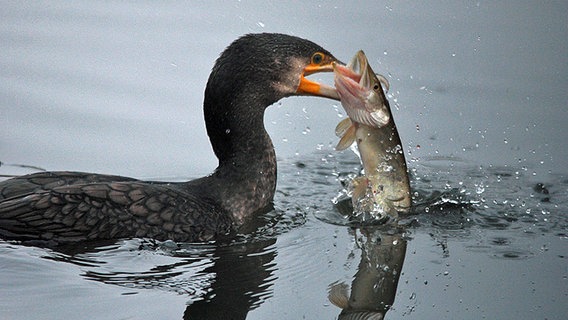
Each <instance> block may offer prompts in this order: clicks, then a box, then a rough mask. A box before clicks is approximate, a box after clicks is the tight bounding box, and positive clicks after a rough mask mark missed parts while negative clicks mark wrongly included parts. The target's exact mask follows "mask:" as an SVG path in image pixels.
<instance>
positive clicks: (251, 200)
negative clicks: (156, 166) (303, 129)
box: [0, 33, 338, 243]
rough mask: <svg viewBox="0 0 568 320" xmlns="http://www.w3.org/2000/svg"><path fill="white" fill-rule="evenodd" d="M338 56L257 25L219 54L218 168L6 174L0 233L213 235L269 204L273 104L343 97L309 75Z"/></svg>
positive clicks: (214, 90)
mask: <svg viewBox="0 0 568 320" xmlns="http://www.w3.org/2000/svg"><path fill="white" fill-rule="evenodd" d="M335 61H337V60H336V59H335V58H334V57H333V55H332V54H331V53H329V52H328V51H326V50H325V49H323V48H322V47H320V46H318V45H316V44H315V43H313V42H311V41H308V40H305V39H301V38H298V37H294V36H289V35H283V34H269V33H263V34H249V35H245V36H243V37H241V38H239V39H237V40H235V41H234V42H233V43H232V44H231V45H229V47H227V48H226V49H225V51H224V52H223V53H222V54H221V56H220V57H219V58H218V59H217V61H216V63H215V65H214V67H213V69H212V71H211V75H210V76H209V80H208V82H207V86H206V89H205V98H204V103H203V109H204V115H205V122H206V126H207V134H208V135H209V139H210V141H211V144H212V146H213V151H214V152H215V155H216V156H217V158H218V159H219V165H218V167H217V168H216V169H215V171H214V172H213V173H212V174H211V175H209V176H206V177H203V178H199V179H196V180H192V181H188V182H179V183H167V182H151V181H140V180H136V179H132V178H126V177H121V176H112V175H101V174H91V173H81V172H41V173H35V174H30V175H25V176H21V177H16V178H13V179H9V180H6V181H3V182H1V183H0V236H1V237H3V238H6V239H17V240H34V241H35V240H39V241H53V242H56V243H60V242H71V241H82V240H90V239H116V238H129V237H147V238H154V239H157V240H166V239H170V240H174V241H209V240H213V239H216V238H218V237H220V236H223V235H226V234H229V233H230V232H231V231H233V230H235V228H236V227H238V226H240V225H242V224H243V223H244V222H245V221H246V220H247V219H249V218H250V217H252V216H254V215H255V214H256V213H258V212H263V211H265V210H266V209H267V208H270V207H271V203H272V200H273V196H274V192H275V188H276V157H275V152H274V147H273V145H272V141H271V140H270V137H269V136H268V134H267V132H266V130H265V128H264V122H263V118H264V112H265V109H266V108H267V107H268V106H270V105H271V104H273V103H275V102H276V101H278V100H280V99H282V98H285V97H288V96H294V95H314V96H322V97H328V98H332V99H338V96H337V93H336V91H335V89H334V88H332V87H329V86H326V85H323V84H319V83H317V82H313V81H310V80H308V79H306V78H305V76H307V75H310V74H313V73H317V72H330V71H332V63H333V62H335Z"/></svg>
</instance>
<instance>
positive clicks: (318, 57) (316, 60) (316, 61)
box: [312, 52, 323, 64]
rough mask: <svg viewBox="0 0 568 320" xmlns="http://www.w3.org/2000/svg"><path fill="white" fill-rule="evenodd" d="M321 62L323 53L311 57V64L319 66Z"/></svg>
mask: <svg viewBox="0 0 568 320" xmlns="http://www.w3.org/2000/svg"><path fill="white" fill-rule="evenodd" d="M322 62H323V53H321V52H316V53H314V55H313V56H312V63H313V64H321V63H322Z"/></svg>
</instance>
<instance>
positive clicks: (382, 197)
mask: <svg viewBox="0 0 568 320" xmlns="http://www.w3.org/2000/svg"><path fill="white" fill-rule="evenodd" d="M334 73H335V87H336V89H337V92H338V94H339V96H340V98H341V104H342V105H343V108H344V109H345V111H346V112H347V115H348V116H349V118H347V119H345V120H343V121H341V122H340V123H339V124H338V125H337V128H336V133H337V135H338V136H340V137H341V140H340V141H339V144H338V145H337V147H336V149H337V150H343V149H346V148H347V147H349V146H351V145H352V144H353V142H355V141H356V142H357V147H358V149H359V154H360V157H361V161H362V163H363V168H364V170H365V174H364V176H362V177H358V178H356V179H354V180H353V194H352V199H353V200H352V201H353V208H354V213H355V215H356V216H359V215H362V216H363V220H364V219H365V217H366V216H367V215H368V214H370V215H371V217H373V218H374V219H377V220H383V219H385V218H387V217H390V218H394V219H396V218H397V217H398V212H406V211H408V210H409V208H410V205H411V199H410V183H409V180H408V171H407V168H406V160H405V158H404V151H403V149H402V144H401V142H400V137H399V136H398V132H397V129H396V126H395V124H394V120H393V118H392V114H391V111H390V106H389V103H388V100H387V99H386V96H385V93H384V91H383V88H382V86H381V83H382V84H384V85H385V86H386V87H387V89H388V82H387V80H386V79H385V78H384V77H382V76H377V75H376V74H375V72H374V71H373V69H371V66H370V65H369V62H368V61H367V57H366V56H365V53H363V51H359V52H358V53H357V54H356V55H355V57H353V59H352V60H351V62H350V63H349V64H348V65H347V66H342V65H339V64H335V65H334Z"/></svg>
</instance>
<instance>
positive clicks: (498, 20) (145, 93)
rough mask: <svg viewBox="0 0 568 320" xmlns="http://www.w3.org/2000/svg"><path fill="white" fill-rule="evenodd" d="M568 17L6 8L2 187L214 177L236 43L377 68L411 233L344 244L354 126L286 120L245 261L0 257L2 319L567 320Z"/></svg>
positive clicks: (0, 110) (0, 115)
mask: <svg viewBox="0 0 568 320" xmlns="http://www.w3.org/2000/svg"><path fill="white" fill-rule="evenodd" d="M567 11H568V6H567V5H566V4H565V3H562V2H555V3H530V2H527V3H518V2H498V3H486V2H452V3H446V2H435V3H431V2H429V3H427V4H423V5H422V4H416V3H414V2H397V3H380V4H377V3H376V2H370V1H369V2H366V3H362V4H360V5H357V6H354V5H352V4H346V3H343V2H314V3H309V4H305V5H304V6H302V7H299V6H297V5H296V4H292V3H285V2H278V3H271V4H267V3H265V2H242V1H234V2H226V1H224V2H206V3H205V2H203V3H191V4H189V3H164V4H157V3H154V2H146V3H145V2H137V3H123V2H104V3H96V4H93V3H91V2H82V1H74V2H70V3H59V2H56V3H54V2H13V3H10V4H4V5H3V6H2V9H0V47H1V48H2V50H1V51H2V52H3V54H2V55H0V161H1V162H2V164H1V165H0V175H5V176H10V175H18V174H25V173H30V172H35V171H38V170H40V169H46V170H74V171H87V172H97V173H109V174H118V175H124V176H132V177H136V178H140V179H158V180H171V181H182V180H186V179H191V178H195V177H199V176H202V175H205V174H208V173H209V172H210V171H211V170H213V168H214V167H215V165H216V161H215V159H214V156H213V153H212V151H211V147H210V146H209V144H208V140H207V136H206V133H205V127H204V122H203V116H202V111H201V104H202V99H203V89H204V86H205V83H206V80H207V76H208V74H209V71H210V68H211V66H212V65H213V63H214V60H215V58H216V57H217V56H218V54H219V53H220V52H221V51H222V50H223V48H224V47H225V46H227V45H228V44H229V43H230V42H231V41H232V40H234V39H235V38H237V37H238V36H240V35H242V34H245V33H249V32H263V31H266V32H283V33H289V34H294V35H298V36H301V37H305V38H308V39H311V40H313V41H315V42H317V43H319V44H321V45H322V46H324V47H325V48H326V49H329V50H330V51H331V52H333V53H334V55H336V56H337V57H338V58H340V59H342V60H344V61H346V60H348V59H349V58H350V57H351V56H352V55H353V54H354V53H355V52H356V51H357V50H359V49H364V50H365V52H366V54H367V56H368V57H369V61H370V63H371V64H372V65H373V68H374V69H375V70H376V71H378V72H380V73H382V74H384V75H385V76H387V78H388V79H389V81H390V84H391V92H390V93H389V99H390V101H391V106H392V107H393V113H394V118H395V120H396V123H397V125H398V130H399V132H400V134H401V138H402V141H403V144H404V148H405V152H406V154H407V160H408V162H409V163H408V165H409V169H410V171H411V184H412V189H413V192H414V194H413V196H414V208H413V210H412V214H411V215H409V216H408V217H406V219H404V220H403V222H402V223H401V225H400V226H399V227H398V228H395V229H392V228H391V229H388V228H384V227H380V226H379V227H372V228H371V227H369V228H352V227H349V226H346V224H347V222H348V220H347V219H346V218H345V217H344V216H343V215H342V212H343V210H344V209H343V208H344V207H343V205H344V204H345V201H342V200H344V199H345V196H344V191H343V187H342V181H344V180H345V179H348V177H351V176H353V175H356V174H357V173H358V172H359V170H360V164H359V160H358V159H357V157H356V156H355V155H354V154H353V153H352V152H350V151H344V152H335V151H334V150H333V146H334V145H335V144H336V143H337V138H336V137H335V135H334V130H333V129H334V128H335V125H336V124H337V122H339V121H340V120H341V119H342V118H343V117H344V113H343V111H342V110H341V107H340V106H339V105H338V104H337V103H334V102H333V101H327V100H323V99H315V98H307V97H306V98H289V99H285V100H283V101H281V102H279V103H278V104H276V105H274V106H272V107H271V108H269V110H268V112H267V114H266V117H265V122H266V126H267V130H268V131H269V133H270V134H271V136H272V138H273V141H274V145H275V147H276V150H277V155H278V165H279V167H278V174H279V175H278V186H277V194H276V197H275V200H274V207H275V208H274V210H273V211H271V212H269V213H267V214H266V215H263V216H261V217H258V219H257V220H256V221H255V223H254V224H252V225H250V226H248V229H247V230H243V232H242V234H240V235H239V236H237V238H236V239H234V240H233V241H232V242H229V243H206V244H186V243H173V242H156V241H153V240H151V239H123V240H117V241H110V242H91V243H78V244H75V245H68V246H65V247H58V248H40V247H34V246H30V245H25V244H21V243H16V242H11V241H5V240H0V270H1V271H2V272H0V319H10V320H12V319H18V320H19V319H338V318H339V319H344V318H346V317H348V316H349V315H353V314H356V312H357V311H355V310H354V307H353V306H354V305H356V303H355V301H357V302H358V307H359V308H360V309H361V310H366V311H364V312H366V314H365V315H366V316H367V318H371V319H373V317H375V318H376V317H378V315H377V314H378V313H380V312H385V310H388V311H386V316H385V319H565V318H566V314H568V305H567V303H566V301H568V263H567V262H568V261H567V257H568V212H567V211H568V161H567V160H566V159H568V151H567V150H568V149H567V148H565V147H564V145H565V141H566V138H568V134H567V130H566V123H568V109H567V108H566V107H567V105H568V91H567V90H566V88H567V87H568V64H567V63H566V57H568V45H567V42H566V40H565V39H568V24H567V23H566V17H565V13H566V12H567ZM319 80H321V81H324V82H330V81H329V80H331V78H326V77H325V76H322V77H321V79H319ZM1 179H5V177H3V178H1ZM330 298H331V299H330ZM391 305H392V306H391ZM361 312H363V311H361Z"/></svg>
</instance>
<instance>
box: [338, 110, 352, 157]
mask: <svg viewBox="0 0 568 320" xmlns="http://www.w3.org/2000/svg"><path fill="white" fill-rule="evenodd" d="M345 120H349V122H347V121H345ZM345 120H343V121H341V122H340V123H339V124H338V125H337V127H338V128H339V126H340V125H342V123H343V125H346V124H349V125H350V126H349V127H347V129H344V130H343V129H342V130H343V133H342V135H341V139H340V140H339V142H338V143H337V146H335V150H337V151H341V150H345V149H347V148H349V147H350V146H351V145H352V144H353V142H355V130H356V128H355V125H354V124H353V123H352V122H351V119H349V118H347V119H345ZM336 132H337V128H336Z"/></svg>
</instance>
